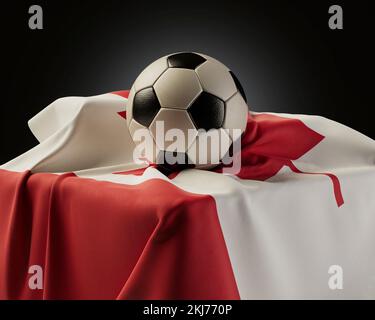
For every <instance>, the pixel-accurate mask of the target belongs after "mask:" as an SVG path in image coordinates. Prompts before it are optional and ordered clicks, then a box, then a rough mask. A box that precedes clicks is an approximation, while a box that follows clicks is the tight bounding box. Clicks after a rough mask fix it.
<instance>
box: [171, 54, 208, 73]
mask: <svg viewBox="0 0 375 320" xmlns="http://www.w3.org/2000/svg"><path fill="white" fill-rule="evenodd" d="M205 61H206V59H205V58H203V57H202V56H200V55H199V54H196V53H193V52H181V53H176V54H173V55H171V56H169V57H168V66H169V67H170V68H184V69H192V70H194V69H195V68H196V67H198V66H199V65H201V64H202V63H203V62H205Z"/></svg>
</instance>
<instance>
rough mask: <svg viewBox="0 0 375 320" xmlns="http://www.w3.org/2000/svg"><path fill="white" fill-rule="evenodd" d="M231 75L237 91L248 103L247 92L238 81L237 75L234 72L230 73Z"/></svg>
mask: <svg viewBox="0 0 375 320" xmlns="http://www.w3.org/2000/svg"><path fill="white" fill-rule="evenodd" d="M229 73H230V75H231V76H232V78H233V81H234V83H235V84H236V87H237V90H238V91H239V93H240V94H241V96H242V98H243V99H244V100H245V102H246V103H247V98H246V94H245V90H244V89H243V87H242V85H241V82H240V81H239V80H238V79H237V77H236V75H235V74H234V73H233V72H232V71H229Z"/></svg>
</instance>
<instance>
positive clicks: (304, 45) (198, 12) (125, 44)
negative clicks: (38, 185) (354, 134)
mask: <svg viewBox="0 0 375 320" xmlns="http://www.w3.org/2000/svg"><path fill="white" fill-rule="evenodd" d="M15 2H16V3H13V4H11V3H6V4H2V8H1V16H2V19H1V23H2V27H1V34H2V36H1V51H2V53H3V55H2V59H1V60H2V62H1V64H2V66H1V70H2V72H1V74H2V77H3V80H4V83H3V91H2V93H1V96H2V99H1V102H0V103H1V106H0V116H1V118H0V125H1V128H0V150H1V154H0V163H4V162H6V161H8V160H10V159H12V158H14V157H15V156H17V155H19V154H20V153H22V152H24V151H26V150H28V149H29V148H31V147H33V146H34V145H35V144H36V143H37V141H36V139H35V138H34V137H33V136H32V134H31V132H30V131H29V129H28V127H27V120H28V119H29V118H31V117H32V116H34V115H35V114H36V113H38V112H39V111H40V110H42V109H43V108H44V107H45V106H47V105H48V104H49V103H51V102H52V101H53V100H55V99H57V98H59V97H63V96H69V95H79V96H86V95H96V94H100V93H105V92H110V91H114V90H119V89H127V88H130V86H131V84H132V82H133V81H134V79H135V78H136V77H137V75H138V74H139V72H140V71H141V70H142V69H143V68H144V67H145V66H146V65H148V64H149V63H150V62H152V61H153V60H155V59H156V58H158V57H160V56H163V55H166V54H168V53H173V52H177V51H197V52H202V53H206V54H208V55H210V56H213V57H215V58H217V59H219V60H221V61H222V62H223V63H224V64H226V65H227V66H228V67H230V68H231V69H232V70H233V71H234V72H235V73H236V75H237V76H238V78H239V79H240V81H241V82H242V85H243V87H244V89H245V91H246V94H247V97H248V100H249V105H250V108H251V109H252V110H254V111H274V112H287V113H305V114H317V115H322V116H325V117H328V118H331V119H333V120H336V121H339V122H341V123H344V124H346V125H348V126H350V127H352V128H354V129H356V130H358V131H360V132H362V133H364V134H366V135H368V136H370V137H372V138H375V125H374V118H373V116H372V114H374V113H373V111H372V109H373V108H374V102H373V101H374V99H373V96H374V88H373V86H374V81H373V78H374V73H373V71H372V70H373V59H374V52H373V49H372V48H371V47H372V44H373V42H374V40H373V38H374V34H373V26H372V23H373V19H372V16H373V15H374V14H375V11H374V12H371V9H370V6H369V4H370V1H351V2H348V1H346V2H344V1H321V2H318V1H251V0H249V1H246V2H236V1H226V2H219V1H193V0H189V1H177V0H176V1H152V2H151V1H145V0H143V1H137V0H133V1H132V2H128V1H110V0H104V1H98V2H94V1H56V0H54V1H52V0H49V1H39V0H35V1H33V2H31V1H20V0H17V1H15ZM32 4H38V5H41V6H42V8H43V13H44V29H43V30H30V29H29V27H28V19H29V16H30V15H29V14H28V8H29V6H30V5H32ZM333 4H339V5H341V6H342V8H343V11H344V30H330V29H329V28H328V19H329V14H328V8H329V6H330V5H333Z"/></svg>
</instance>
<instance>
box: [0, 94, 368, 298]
mask: <svg viewBox="0 0 375 320" xmlns="http://www.w3.org/2000/svg"><path fill="white" fill-rule="evenodd" d="M126 97H127V91H121V92H115V93H112V94H104V95H99V96H94V97H68V98H63V99H59V100H57V101H55V102H54V103H52V104H51V105H50V106H48V107H47V108H45V109H44V110H43V111H42V112H41V113H40V114H38V115H36V116H35V117H34V118H33V119H31V120H30V122H29V126H30V129H31V130H32V132H33V133H34V135H35V136H36V137H37V138H38V140H39V141H40V144H38V145H37V146H36V147H34V148H33V149H31V150H29V151H28V152H26V153H25V154H23V155H20V156H19V157H17V158H16V159H13V160H11V161H10V162H8V163H6V164H4V165H3V166H1V167H0V299H239V298H242V299H259V298H262V299H264V298H271V299H274V298H320V299H323V298H327V299H332V298H334V299H336V298H371V297H372V298H374V297H375V291H374V290H373V289H371V288H373V287H372V286H371V284H372V282H371V281H373V280H371V279H372V278H371V277H372V275H373V270H374V268H375V254H374V250H373V244H374V242H375V233H374V232H373V230H374V228H375V200H374V199H375V141H374V140H372V139H370V138H368V137H365V136H363V135H361V134H360V133H358V132H356V131H354V130H352V129H350V128H347V127H345V126H343V125H341V124H338V123H336V122H334V121H331V120H328V119H324V118H321V117H315V116H305V115H289V114H273V113H249V117H248V124H247V129H246V132H245V134H244V136H243V137H242V150H241V169H240V171H239V172H238V173H237V174H235V175H228V174H225V173H223V172H224V171H223V169H224V168H223V167H220V166H219V167H216V168H214V169H212V170H211V171H204V170H196V169H187V170H183V171H181V172H174V173H172V174H166V173H165V172H163V171H160V170H158V167H157V166H155V165H151V166H150V165H139V164H134V163H133V162H132V161H133V160H132V151H133V148H134V145H133V143H132V141H131V138H130V135H129V132H128V129H127V126H126V121H125V120H124V118H126ZM353 257H355V259H353ZM334 264H339V265H341V266H342V267H343V268H344V271H345V275H346V278H345V289H346V290H343V291H332V290H330V288H329V287H328V285H327V281H328V276H329V274H328V273H327V270H328V269H329V267H330V266H331V265H334ZM35 265H37V266H40V267H41V269H42V270H43V288H42V289H31V288H30V279H31V276H32V274H33V273H32V271H30V267H32V266H35Z"/></svg>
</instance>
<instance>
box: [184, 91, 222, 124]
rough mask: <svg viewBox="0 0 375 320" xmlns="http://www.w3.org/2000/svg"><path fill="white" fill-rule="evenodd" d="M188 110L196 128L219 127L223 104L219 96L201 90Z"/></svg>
mask: <svg viewBox="0 0 375 320" xmlns="http://www.w3.org/2000/svg"><path fill="white" fill-rule="evenodd" d="M188 112H189V113H190V116H191V119H192V120H193V122H194V124H195V126H196V127H197V129H204V130H206V131H208V130H210V129H219V128H221V127H222V125H223V122H224V117H225V104H224V101H223V100H221V99H220V98H218V97H216V96H214V95H212V94H210V93H207V92H202V93H201V94H200V95H199V97H198V98H197V99H196V100H195V101H194V102H193V104H192V105H191V106H190V107H189V109H188Z"/></svg>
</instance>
